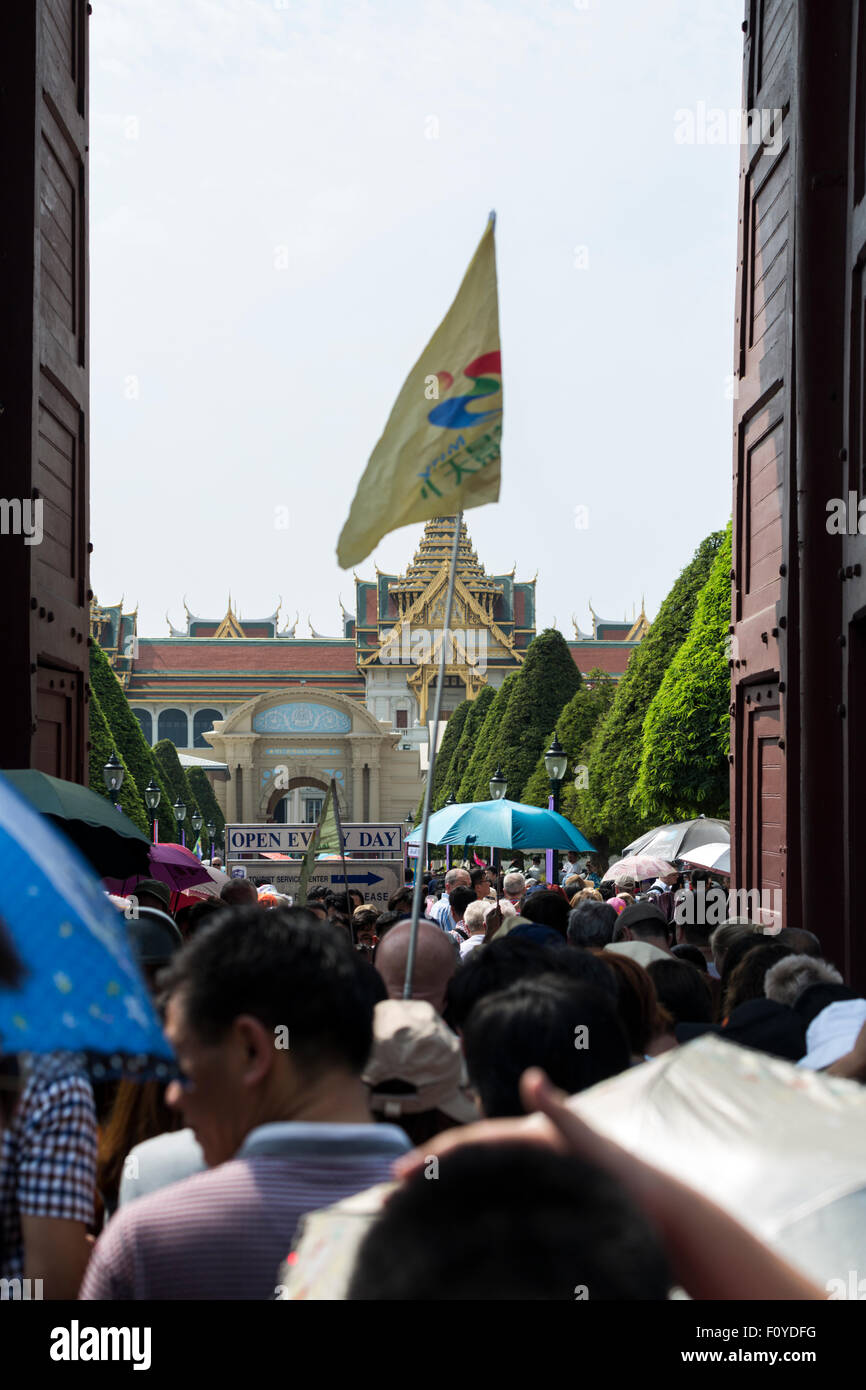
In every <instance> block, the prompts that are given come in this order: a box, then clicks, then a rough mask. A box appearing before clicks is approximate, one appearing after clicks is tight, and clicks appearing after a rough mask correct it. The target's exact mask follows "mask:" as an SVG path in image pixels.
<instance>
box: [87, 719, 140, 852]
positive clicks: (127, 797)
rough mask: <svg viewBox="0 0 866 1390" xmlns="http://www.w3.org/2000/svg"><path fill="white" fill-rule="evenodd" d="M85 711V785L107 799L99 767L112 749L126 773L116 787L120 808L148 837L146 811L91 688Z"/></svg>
mask: <svg viewBox="0 0 866 1390" xmlns="http://www.w3.org/2000/svg"><path fill="white" fill-rule="evenodd" d="M89 711H90V716H89V717H90V753H89V755H88V785H89V786H90V790H91V791H94V792H98V793H99V795H100V796H104V797H105V799H106V801H110V800H111V798H110V796H109V795H108V792H107V791H106V788H105V778H104V777H103V775H102V769H103V768H104V767H105V764H106V763H107V762H108V759H109V758H110V757H111V755H112V753H116V754H117V756H118V758H119V759H120V761H121V763H123V767H124V770H125V773H126V775H125V777H124V779H123V783H122V785H121V788H120V809H121V810H122V811H124V812H125V813H126V815H127V816H129V819H130V820H131V821H132V823H133V824H134V825H137V826H138V828H139V830H143V831H144V833H145V835H146V836H147V838H148V839H150V822H149V821H148V819H147V811H146V810H145V806H144V802H143V800H142V798H141V796H140V795H139V791H138V787H137V786H136V784H135V778H134V777H133V776H132V773H131V772H130V770H129V768H128V767H127V766H126V763H125V761H124V758H123V753H122V752H121V750H120V749H119V748H117V747H116V746H115V743H114V738H113V736H112V733H111V730H110V729H109V727H108V720H107V719H106V718H105V715H104V714H103V712H102V706H101V705H100V703H99V700H98V698H97V696H96V693H95V692H94V691H92V692H91V695H90V703H89Z"/></svg>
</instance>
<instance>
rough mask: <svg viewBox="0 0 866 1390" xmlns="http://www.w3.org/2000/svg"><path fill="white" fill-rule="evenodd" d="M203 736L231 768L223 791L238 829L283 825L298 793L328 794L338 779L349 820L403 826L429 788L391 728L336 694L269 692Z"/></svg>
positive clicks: (225, 807)
mask: <svg viewBox="0 0 866 1390" xmlns="http://www.w3.org/2000/svg"><path fill="white" fill-rule="evenodd" d="M204 737H205V738H206V740H207V742H208V743H209V744H210V746H211V748H213V750H214V756H215V757H216V758H218V759H219V760H220V761H221V762H224V763H225V764H226V766H227V767H228V770H229V780H228V782H227V783H219V782H218V783H217V784H216V790H217V793H218V795H220V799H221V803H222V809H223V813H224V815H225V817H226V820H227V821H231V822H235V823H237V822H244V821H248V822H264V821H270V820H273V819H274V818H275V817H276V816H277V815H279V817H280V818H281V819H283V818H285V817H286V814H287V811H288V810H291V808H292V807H293V806H294V804H295V801H297V802H298V806H299V809H300V800H299V798H298V797H294V798H293V797H292V793H294V792H295V791H300V790H302V789H304V788H308V789H310V793H309V795H310V797H311V798H312V797H313V795H314V789H317V788H321V789H322V794H324V790H325V789H326V788H327V787H328V785H329V783H330V781H331V779H332V778H333V779H334V781H335V782H336V785H337V790H338V795H339V801H340V811H341V814H342V815H343V817H344V818H345V819H347V820H352V821H377V820H400V821H403V820H405V819H406V816H407V814H409V813H411V812H412V811H414V808H415V806H416V805H417V802H418V798H419V795H420V793H421V789H422V784H421V782H420V780H419V777H418V763H417V757H416V758H411V757H407V756H406V753H405V752H404V751H401V749H400V747H399V744H400V734H399V733H397V732H395V731H394V730H393V728H392V726H391V724H390V722H389V723H384V722H382V721H380V720H378V719H376V718H375V717H374V715H372V714H370V712H369V710H367V709H366V708H365V707H364V705H362V704H361V703H360V701H358V700H352V699H349V697H348V696H345V695H337V694H334V693H332V692H330V691H323V690H322V691H320V690H312V689H311V690H309V691H307V692H305V693H304V694H303V695H301V694H299V692H298V690H297V687H293V688H292V689H288V690H278V691H268V693H267V694H265V695H259V696H257V697H256V698H255V699H253V700H249V701H247V703H246V704H245V705H241V706H240V707H239V708H238V709H236V710H233V711H232V713H231V714H230V715H229V716H228V717H227V718H226V719H222V720H218V721H217V722H216V723H215V724H214V727H213V730H212V731H211V732H210V733H207V734H205V736H204ZM287 797H288V798H289V800H288V802H287V801H286V798H287ZM278 808H281V809H280V810H279V811H278ZM299 818H300V819H301V820H303V819H304V818H305V817H304V816H303V815H300V816H299Z"/></svg>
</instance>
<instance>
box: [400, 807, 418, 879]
mask: <svg viewBox="0 0 866 1390" xmlns="http://www.w3.org/2000/svg"><path fill="white" fill-rule="evenodd" d="M414 829H415V817H414V816H413V814H412V812H411V811H407V812H406V825H405V827H404V830H403V882H404V883H405V882H406V880H407V879H408V877H409V842H408V836H409V835H411V833H412V831H413V830H414ZM417 871H418V866H417V865H416V866H415V871H414V872H415V873H417Z"/></svg>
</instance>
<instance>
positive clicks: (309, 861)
mask: <svg viewBox="0 0 866 1390" xmlns="http://www.w3.org/2000/svg"><path fill="white" fill-rule="evenodd" d="M342 853H343V827H342V826H341V824H340V808H339V805H338V803H337V791H336V787H335V785H334V779H333V777H332V778H331V785H330V786H329V787H328V790H327V792H326V793H325V800H324V802H323V803H322V812H321V815H320V816H319V823H318V825H317V826H316V828H315V830H314V831H313V834H312V837H311V839H310V843H309V845H308V846H307V852H306V854H305V855H304V862H303V864H302V866H301V878H300V882H299V884H298V901H299V902H300V903H301V904H303V903H305V902H306V901H307V882H308V880H309V877H310V871H311V869H312V867H313V865H314V863H315V860H316V855H317V854H340V855H342Z"/></svg>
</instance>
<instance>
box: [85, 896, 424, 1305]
mask: <svg viewBox="0 0 866 1390" xmlns="http://www.w3.org/2000/svg"><path fill="white" fill-rule="evenodd" d="M366 969H368V967H366V966H365V965H363V964H362V963H360V962H359V961H358V957H357V953H356V952H354V951H352V949H351V946H350V944H349V942H348V939H347V938H346V934H345V933H344V932H341V931H339V930H338V929H337V928H336V927H332V926H330V925H329V924H328V923H326V922H319V921H317V920H316V919H314V918H313V917H312V916H311V915H310V914H308V913H306V912H305V911H303V910H302V909H298V908H293V909H275V910H272V911H268V912H262V910H261V908H259V907H254V908H237V909H233V910H231V911H227V912H225V913H221V914H220V915H219V916H218V917H216V918H215V920H214V922H213V924H212V925H210V926H208V927H205V928H204V929H203V930H202V931H201V932H200V933H199V934H198V935H196V936H195V937H193V938H192V940H191V941H190V942H189V943H188V944H187V945H186V946H185V947H184V948H183V950H181V951H180V952H178V954H177V955H176V956H175V958H174V960H173V961H172V964H171V965H170V966H169V967H168V970H167V971H166V972H165V974H164V976H163V977H162V981H161V983H162V984H163V988H164V995H163V997H164V1001H165V1007H166V1033H167V1035H168V1038H169V1040H170V1041H171V1043H172V1046H173V1047H174V1049H175V1052H176V1054H177V1059H178V1064H179V1067H180V1070H181V1072H182V1075H183V1080H182V1081H174V1082H172V1083H171V1085H170V1086H169V1088H168V1091H167V1094H166V1099H167V1101H168V1102H169V1104H170V1105H173V1106H176V1107H177V1108H178V1109H179V1110H180V1111H181V1112H182V1113H183V1117H184V1119H185V1121H186V1123H187V1124H188V1125H189V1126H191V1128H192V1129H193V1131H194V1132H195V1137H196V1139H197V1140H198V1142H199V1144H200V1145H201V1148H202V1151H203V1153H204V1158H205V1161H206V1163H207V1164H208V1165H209V1166H208V1169H207V1171H206V1172H203V1173H197V1174H195V1175H194V1176H193V1177H189V1178H185V1179H184V1180H183V1181H182V1182H178V1183H174V1184H172V1185H171V1186H169V1187H165V1188H162V1189H161V1190H160V1191H158V1192H155V1193H153V1194H152V1195H150V1196H148V1197H141V1198H139V1199H138V1200H137V1201H134V1202H132V1203H130V1205H128V1206H126V1207H123V1208H122V1209H121V1210H120V1211H119V1212H118V1213H117V1215H116V1216H114V1217H113V1218H112V1220H111V1221H110V1222H109V1223H108V1225H107V1227H106V1228H105V1230H104V1231H103V1233H102V1235H101V1236H100V1238H99V1240H98V1241H97V1244H96V1247H95V1249H94V1252H93V1256H92V1258H91V1261H90V1264H89V1266H88V1269H87V1273H86V1275H85V1278H84V1283H83V1285H82V1289H81V1297H82V1298H85V1299H185V1298H189V1299H193V1298H202V1299H267V1298H270V1297H272V1296H273V1294H274V1291H275V1288H276V1284H277V1270H278V1268H279V1265H280V1263H281V1262H282V1260H284V1259H285V1257H286V1254H287V1252H288V1250H289V1247H290V1245H291V1242H292V1238H293V1236H294V1233H295V1227H296V1226H297V1223H298V1221H299V1219H300V1217H301V1216H303V1215H304V1214H305V1213H306V1212H308V1211H312V1210H315V1209H316V1208H318V1207H324V1206H329V1205H330V1204H331V1203H333V1202H337V1201H339V1200H340V1199H341V1198H343V1197H348V1196H351V1195H352V1194H353V1193H355V1192H359V1191H361V1190H362V1189H364V1188H366V1187H370V1186H372V1185H373V1184H374V1183H377V1182H381V1181H383V1180H385V1179H387V1178H388V1177H389V1176H390V1170H391V1164H392V1163H393V1161H394V1159H395V1158H396V1157H397V1156H398V1155H399V1154H401V1153H403V1152H405V1151H406V1150H407V1149H408V1148H409V1147H410V1145H409V1141H408V1139H407V1138H406V1135H405V1134H404V1132H403V1131H402V1130H401V1129H397V1128H396V1127H395V1126H392V1125H387V1124H374V1123H372V1122H371V1115H370V1108H369V1101H368V1094H367V1088H366V1086H365V1085H364V1083H363V1081H362V1080H361V1071H362V1069H363V1067H364V1064H365V1062H366V1060H367V1054H368V1053H369V1051H370V1047H371V1044H372V1036H373V997H372V991H371V989H370V986H369V981H368V979H367V978H365V976H364V974H363V972H364V971H365V970H366Z"/></svg>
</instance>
